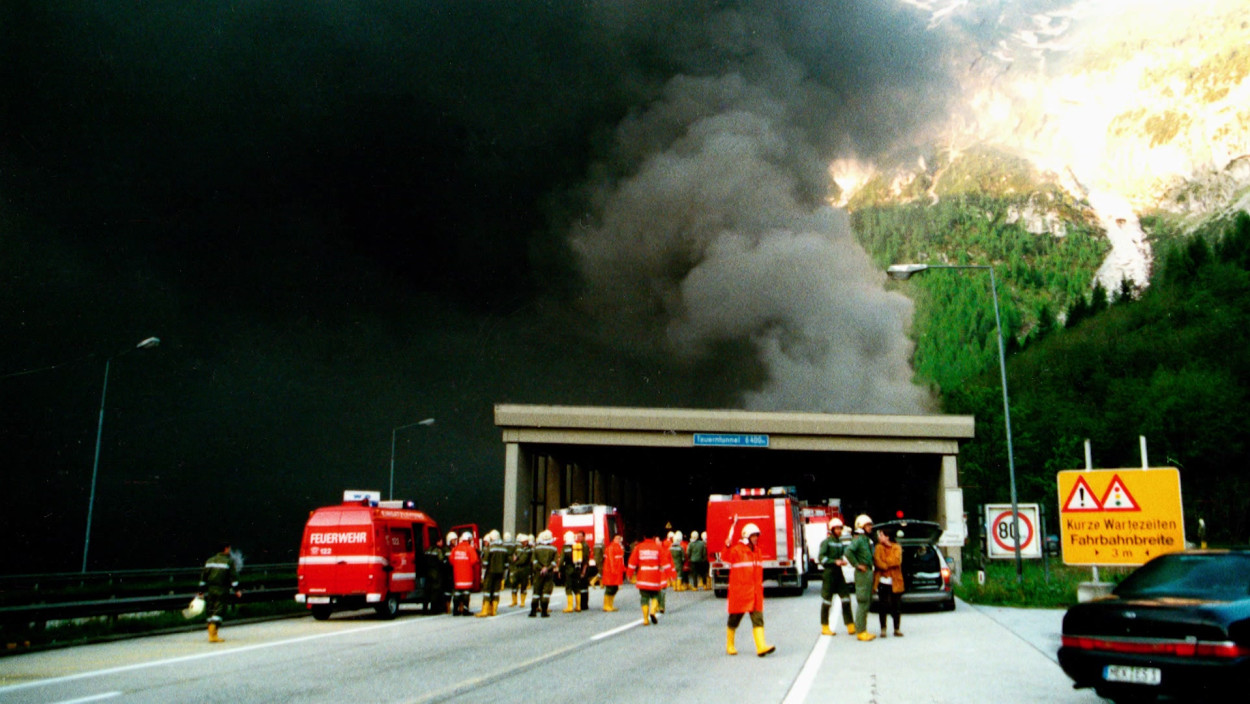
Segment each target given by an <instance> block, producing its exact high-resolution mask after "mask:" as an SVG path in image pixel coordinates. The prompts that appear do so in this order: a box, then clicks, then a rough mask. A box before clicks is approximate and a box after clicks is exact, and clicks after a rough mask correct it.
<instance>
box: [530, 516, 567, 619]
mask: <svg viewBox="0 0 1250 704" xmlns="http://www.w3.org/2000/svg"><path fill="white" fill-rule="evenodd" d="M559 568H560V551H559V550H557V549H556V546H555V536H553V535H552V534H551V531H549V530H545V531H543V532H541V533H539V534H538V544H537V545H535V546H534V553H533V570H534V601H533V603H532V604H530V618H534V617H535V616H537V615H538V611H539V609H540V608H541V609H542V613H543V618H547V617H548V616H549V615H550V614H548V613H547V605H548V603H549V602H550V601H551V590H552V588H553V587H555V584H556V570H558V569H559Z"/></svg>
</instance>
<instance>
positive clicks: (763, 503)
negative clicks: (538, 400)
mask: <svg viewBox="0 0 1250 704" xmlns="http://www.w3.org/2000/svg"><path fill="white" fill-rule="evenodd" d="M735 515H736V516H737V517H738V528H737V529H738V530H739V531H741V530H742V527H743V526H745V525H746V524H748V523H754V524H755V525H757V526H759V528H760V540H759V549H760V552H761V554H762V557H763V562H764V586H765V587H770V586H777V587H783V588H785V589H786V591H787V592H789V593H792V594H802V593H803V590H804V589H806V588H807V561H808V560H807V547H806V546H805V545H804V543H803V517H802V516H801V515H800V512H799V501H798V498H797V497H796V496H795V495H794V488H793V487H785V486H777V487H772V488H770V489H768V490H767V491H765V490H764V489H740V490H739V491H738V493H736V494H712V495H711V496H709V497H708V501H707V524H706V525H707V550H708V553H709V555H710V561H711V570H712V588H713V590H714V591H715V593H716V595H717V596H725V595H726V594H727V593H728V590H729V564H728V563H726V562H725V561H724V560H722V559H721V554H722V553H723V552H724V550H725V540H726V538H727V537H729V527H730V525H731V524H732V523H733V518H734V516H735ZM739 538H740V536H737V535H735V536H733V537H732V539H733V541H737V540H738V539H739Z"/></svg>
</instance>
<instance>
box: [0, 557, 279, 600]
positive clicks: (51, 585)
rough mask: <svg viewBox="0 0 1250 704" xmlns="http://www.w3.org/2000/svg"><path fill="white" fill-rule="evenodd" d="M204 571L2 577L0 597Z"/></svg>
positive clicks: (272, 567)
mask: <svg viewBox="0 0 1250 704" xmlns="http://www.w3.org/2000/svg"><path fill="white" fill-rule="evenodd" d="M295 568H296V564H295V563H294V562H287V563H275V564H264V565H253V564H248V565H246V567H245V568H244V570H243V572H242V575H241V576H244V577H247V578H248V579H249V580H251V579H252V578H253V577H254V576H256V575H260V576H262V577H263V576H267V575H268V574H271V573H280V572H294V571H295ZM201 569H202V568H201V567H163V568H148V569H134V570H103V571H99V572H49V573H44V574H15V575H0V593H2V592H11V591H16V590H37V591H42V590H45V589H46V590H56V589H70V588H74V587H88V586H94V585H100V584H113V585H122V584H125V583H126V582H132V583H133V582H152V581H156V580H167V581H169V582H177V581H178V580H179V579H194V578H198V576H199V574H200V570H201Z"/></svg>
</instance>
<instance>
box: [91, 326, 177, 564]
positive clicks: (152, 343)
mask: <svg viewBox="0 0 1250 704" xmlns="http://www.w3.org/2000/svg"><path fill="white" fill-rule="evenodd" d="M159 344H161V341H160V338H156V337H149V338H147V339H145V340H142V341H141V342H139V344H137V345H135V346H134V347H127V348H126V349H124V350H122V351H121V352H118V353H117V354H115V355H113V356H112V357H109V358H108V359H106V360H104V389H103V390H102V391H100V420H99V422H98V423H97V424H96V429H95V459H93V460H92V461H91V495H90V496H89V497H88V499H87V533H86V536H85V537H84V538H83V541H82V571H83V572H86V571H87V551H88V550H89V549H90V547H91V515H92V513H93V511H94V509H95V480H96V476H97V475H98V474H99V471H100V440H101V439H102V438H103V437H104V399H105V398H106V397H107V396H108V391H109V367H110V366H111V365H112V363H113V359H114V358H116V357H120V356H122V355H124V354H126V353H127V352H129V351H131V350H146V349H150V348H152V347H156V346H157V345H159Z"/></svg>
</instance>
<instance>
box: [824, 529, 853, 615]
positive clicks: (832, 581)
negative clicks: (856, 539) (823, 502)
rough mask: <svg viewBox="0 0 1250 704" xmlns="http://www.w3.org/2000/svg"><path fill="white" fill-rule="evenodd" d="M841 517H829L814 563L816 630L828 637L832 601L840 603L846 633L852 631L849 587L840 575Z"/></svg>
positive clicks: (842, 551)
mask: <svg viewBox="0 0 1250 704" xmlns="http://www.w3.org/2000/svg"><path fill="white" fill-rule="evenodd" d="M843 527H844V526H843V525H842V519H841V518H837V517H834V518H831V519H829V535H828V537H826V538H825V539H824V541H823V542H821V544H820V549H819V550H818V551H817V552H816V564H818V565H820V569H821V576H820V633H821V635H825V636H831V635H833V631H832V630H831V629H830V628H829V610H830V608H832V607H833V605H834V602H840V603H841V605H842V622H843V623H845V624H846V632H847V634H849V635H854V634H855V619H854V617H853V616H851V587H850V585H849V584H847V583H846V577H845V576H844V575H843V574H842V566H843V565H845V564H847V562H846V558H845V554H846V547H847V546H846V545H845V544H844V543H843V542H842V528H843Z"/></svg>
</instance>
